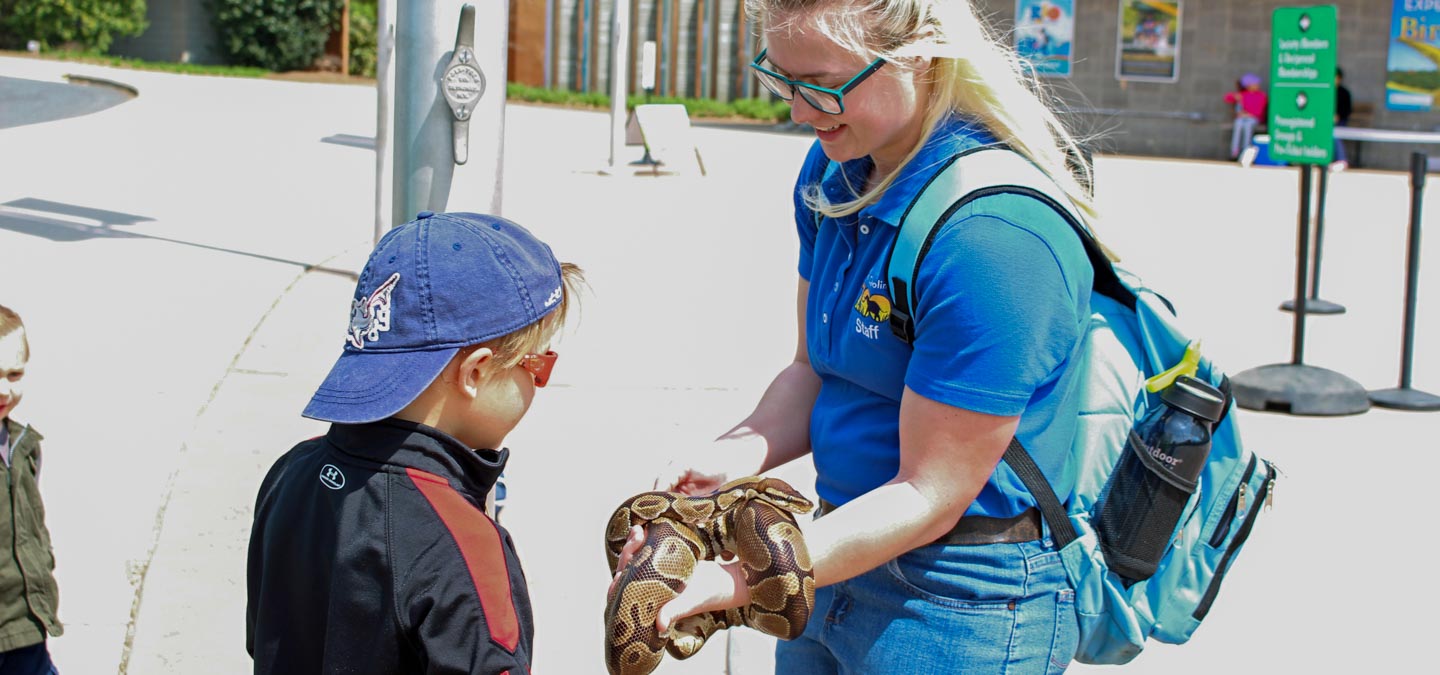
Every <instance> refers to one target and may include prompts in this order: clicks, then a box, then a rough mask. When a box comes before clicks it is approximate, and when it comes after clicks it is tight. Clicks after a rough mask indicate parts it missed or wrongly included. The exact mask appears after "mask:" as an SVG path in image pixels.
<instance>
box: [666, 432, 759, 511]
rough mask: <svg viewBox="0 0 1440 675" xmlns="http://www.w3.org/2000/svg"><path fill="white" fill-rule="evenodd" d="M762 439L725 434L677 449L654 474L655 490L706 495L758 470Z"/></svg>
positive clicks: (753, 436) (751, 435) (755, 436)
mask: <svg viewBox="0 0 1440 675" xmlns="http://www.w3.org/2000/svg"><path fill="white" fill-rule="evenodd" d="M764 462H765V442H764V439H763V438H761V437H760V436H758V435H753V434H745V435H736V436H731V435H727V436H726V437H722V438H721V439H719V440H716V441H714V442H711V443H705V444H703V445H701V446H699V447H696V448H693V449H686V450H682V451H680V452H679V453H678V454H676V455H675V456H673V457H671V458H670V461H669V462H668V463H666V464H665V466H664V467H663V468H662V469H660V471H659V472H658V473H656V474H655V485H654V489H656V490H668V491H671V492H679V493H681V494H686V495H690V496H696V495H703V494H709V493H711V492H714V491H715V490H718V489H720V486H721V485H724V484H725V483H726V482H728V481H731V480H734V479H736V478H743V477H745V476H751V475H754V474H758V473H760V470H761V468H762V466H763V464H764Z"/></svg>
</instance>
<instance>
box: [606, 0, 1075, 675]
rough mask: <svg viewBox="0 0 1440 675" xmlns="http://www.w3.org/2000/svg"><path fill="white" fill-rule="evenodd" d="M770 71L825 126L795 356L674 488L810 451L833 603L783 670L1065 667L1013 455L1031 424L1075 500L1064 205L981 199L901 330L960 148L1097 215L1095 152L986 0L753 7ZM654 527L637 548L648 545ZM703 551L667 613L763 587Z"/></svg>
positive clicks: (804, 177)
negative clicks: (1014, 158)
mask: <svg viewBox="0 0 1440 675" xmlns="http://www.w3.org/2000/svg"><path fill="white" fill-rule="evenodd" d="M747 6H748V8H749V10H750V11H751V12H752V13H753V14H754V19H755V20H756V22H757V24H756V25H758V26H760V27H761V29H762V31H763V38H764V43H765V47H766V49H765V51H763V52H762V53H761V54H760V56H759V57H758V58H757V59H756V60H755V63H754V64H753V69H754V71H755V74H756V76H757V77H759V78H760V81H761V82H762V83H763V84H764V85H765V86H766V87H767V88H768V89H770V91H772V92H774V93H775V94H777V95H778V96H780V97H781V98H784V99H787V100H790V101H791V103H792V112H791V117H792V119H794V121H796V122H798V123H801V124H807V125H810V126H811V127H813V128H814V132H815V134H816V136H817V142H816V143H815V145H814V146H813V148H812V149H811V151H810V154H809V156H808V158H807V159H806V161H805V164H804V166H803V168H802V170H801V172H800V176H799V180H798V182H797V185H796V189H795V224H796V228H797V230H798V233H799V237H800V244H801V245H800V261H799V276H800V280H799V292H798V329H799V330H798V334H799V341H798V345H797V348H796V353H795V358H794V361H793V362H792V363H790V364H789V365H788V366H787V367H786V368H784V369H783V370H782V371H781V372H780V374H779V375H778V376H776V378H775V380H774V381H773V383H772V384H771V385H770V387H769V388H768V389H767V390H766V392H765V394H764V395H763V396H762V398H761V400H760V402H759V404H758V405H757V407H756V409H755V411H754V412H753V413H752V414H751V415H750V416H749V417H748V418H746V419H745V421H743V422H741V423H740V424H739V425H738V426H737V427H735V428H734V429H732V430H731V431H729V432H728V433H726V434H725V435H723V436H721V437H720V438H719V439H717V440H716V442H715V443H714V444H713V446H707V448H706V451H705V452H701V453H696V456H694V457H686V458H683V459H680V460H678V461H677V463H676V464H674V465H672V467H671V468H669V469H667V471H666V473H665V474H663V475H662V476H661V477H660V479H659V480H657V484H658V486H659V487H660V488H669V489H673V490H678V491H682V492H687V493H690V494H702V493H705V492H708V491H710V490H713V489H714V488H716V487H717V486H719V485H720V484H721V483H722V482H724V481H725V480H727V479H730V478H736V477H740V476H744V475H749V474H755V473H760V472H763V471H766V470H769V469H771V468H774V467H776V466H779V465H780V464H783V463H785V462H787V461H789V460H792V459H795V458H798V457H800V456H802V455H804V454H806V453H810V454H811V455H812V458H813V460H814V463H815V467H816V470H817V474H818V478H817V482H816V491H817V492H818V493H819V496H820V498H821V505H820V514H819V516H817V518H816V520H815V521H814V522H812V523H809V524H807V525H806V527H805V528H804V529H805V535H806V540H807V541H808V543H809V549H810V552H811V555H812V558H813V562H814V570H815V584H816V587H817V592H816V605H815V611H814V613H813V615H812V617H811V619H810V623H809V625H808V627H807V629H806V631H805V634H804V635H803V636H802V637H800V638H798V639H796V640H794V641H790V642H782V643H780V646H779V648H778V650H777V654H776V658H777V667H776V670H777V672H781V673H806V674H807V675H812V674H820V673H838V672H863V673H939V672H946V673H949V672H1000V671H1006V672H1023V673H1040V672H1060V671H1063V670H1064V669H1065V668H1066V667H1067V666H1068V664H1069V662H1070V659H1071V656H1072V655H1073V653H1074V651H1075V646H1076V640H1077V631H1078V629H1077V625H1076V616H1075V609H1074V590H1073V589H1072V588H1071V586H1070V583H1069V581H1068V580H1067V578H1066V575H1065V572H1064V570H1063V568H1062V566H1061V563H1060V559H1059V556H1058V554H1057V552H1056V551H1055V550H1054V546H1053V544H1052V543H1051V540H1050V538H1049V533H1048V532H1047V531H1046V529H1045V526H1044V525H1043V523H1042V522H1041V518H1040V515H1039V513H1038V511H1037V509H1036V501H1035V499H1034V498H1033V497H1032V496H1031V495H1030V494H1029V493H1028V492H1027V491H1026V489H1025V487H1024V486H1023V484H1022V483H1021V481H1020V480H1019V478H1018V477H1017V476H1016V475H1015V473H1014V472H1012V471H1011V470H1010V468H1009V467H1008V466H1007V465H1005V464H1002V463H1000V459H1001V457H1002V456H1003V454H1004V452H1005V449H1006V447H1007V445H1008V444H1009V442H1010V440H1011V438H1012V437H1014V438H1017V439H1018V440H1019V441H1020V442H1021V443H1022V444H1023V445H1024V446H1025V447H1026V448H1027V449H1028V450H1029V452H1030V454H1031V455H1032V456H1033V457H1034V458H1035V461H1036V463H1037V464H1038V465H1039V467H1040V468H1041V470H1042V472H1043V473H1044V474H1045V477H1046V478H1047V479H1048V480H1049V482H1050V483H1051V484H1052V485H1053V486H1054V488H1055V491H1056V494H1057V495H1058V496H1059V497H1060V499H1061V500H1062V501H1064V500H1066V499H1067V498H1068V496H1069V495H1070V493H1071V491H1072V490H1073V486H1074V482H1075V476H1074V475H1073V469H1071V468H1070V467H1067V466H1066V458H1067V456H1068V453H1069V448H1070V446H1071V442H1072V440H1073V437H1074V434H1075V424H1076V418H1077V410H1078V408H1077V400H1076V396H1075V391H1076V378H1075V376H1074V375H1075V373H1076V372H1077V371H1078V369H1076V368H1075V367H1074V365H1075V360H1076V359H1077V354H1078V350H1079V347H1080V343H1081V339H1082V336H1083V335H1084V333H1085V327H1086V325H1087V322H1088V321H1089V317H1090V310H1089V302H1090V289H1091V280H1092V272H1091V267H1090V263H1089V262H1088V260H1087V258H1086V254H1085V251H1084V248H1083V246H1082V244H1081V242H1080V239H1079V237H1078V236H1077V235H1076V233H1075V232H1074V231H1073V230H1072V228H1071V227H1070V225H1069V224H1068V223H1067V222H1066V221H1065V220H1064V219H1063V218H1062V217H1061V216H1060V215H1059V214H1058V213H1057V212H1056V211H1054V210H1053V209H1052V208H1050V207H1048V206H1046V205H1045V204H1043V203H1042V202H1040V201H1039V200H1038V199H1036V198H1033V197H1030V196H1025V195H1015V194H997V195H992V196H987V197H982V198H980V199H977V200H975V201H974V202H972V203H970V204H968V205H966V206H964V207H962V208H960V209H959V210H957V211H956V212H955V213H954V214H953V215H951V216H950V217H949V219H948V220H947V221H946V222H945V223H944V224H943V225H942V226H941V227H940V228H938V230H937V233H936V235H935V237H934V239H933V242H932V243H931V245H930V248H929V252H928V254H927V255H926V257H925V258H924V261H923V262H922V264H921V265H920V267H919V269H918V271H917V273H916V274H915V277H914V280H915V284H916V287H917V296H918V298H919V304H918V306H916V307H915V308H913V312H912V316H913V318H914V320H915V325H916V329H915V335H916V337H915V340H914V343H913V345H912V344H907V343H906V342H905V341H904V340H902V339H900V338H897V337H896V336H894V335H892V333H891V331H890V329H889V327H888V325H886V324H887V318H888V314H889V310H890V308H891V305H890V302H889V299H890V297H891V293H890V289H889V288H887V285H888V284H887V281H886V270H885V266H886V257H887V254H888V252H889V251H890V249H891V244H892V242H893V240H894V238H895V234H896V231H897V225H898V224H899V222H900V219H901V217H902V216H903V214H904V212H905V209H906V208H907V206H908V205H909V204H910V203H911V202H912V201H913V200H914V198H915V197H916V195H917V194H919V192H920V191H921V190H922V189H924V187H925V186H926V184H927V182H928V181H929V179H930V178H931V177H932V176H934V175H935V174H936V173H937V172H938V171H939V170H940V168H942V167H943V166H944V165H945V164H946V162H947V160H949V159H950V158H952V157H955V156H956V155H958V154H960V153H964V152H966V151H969V150H972V149H975V148H979V147H982V146H988V145H996V144H1003V145H1005V146H1008V147H1009V148H1011V149H1012V150H1014V151H1016V152H1019V153H1020V154H1022V155H1024V156H1025V157H1026V158H1028V159H1029V160H1031V161H1032V162H1033V163H1035V164H1036V165H1037V166H1039V167H1040V168H1041V169H1043V170H1044V171H1045V172H1046V173H1047V174H1048V175H1049V176H1050V177H1051V179H1052V180H1053V181H1054V182H1055V183H1056V185H1058V186H1059V189H1060V190H1061V191H1063V193H1064V194H1066V195H1067V196H1068V197H1069V199H1070V201H1072V202H1073V203H1074V204H1075V205H1076V207H1077V209H1078V210H1079V211H1080V212H1081V213H1082V214H1084V215H1085V217H1087V218H1090V217H1093V211H1092V208H1091V201H1090V196H1089V194H1088V193H1087V191H1086V190H1085V189H1084V188H1083V187H1082V186H1083V185H1087V184H1089V168H1088V166H1086V165H1085V163H1084V160H1081V159H1080V157H1082V153H1080V152H1079V151H1078V149H1077V147H1076V143H1075V141H1074V139H1073V138H1072V137H1071V136H1070V135H1069V134H1068V133H1067V132H1066V130H1065V129H1064V127H1063V126H1062V125H1061V124H1060V122H1059V121H1058V120H1057V119H1056V116H1055V114H1054V112H1053V111H1052V110H1050V109H1049V108H1048V107H1047V105H1046V103H1045V102H1044V99H1043V98H1042V97H1041V95H1040V94H1039V93H1037V92H1038V91H1039V86H1038V83H1037V82H1036V81H1035V78H1034V76H1033V74H1032V73H1031V72H1030V71H1028V70H1027V69H1026V68H1025V67H1024V65H1023V64H1022V63H1020V62H1019V60H1018V59H1017V57H1016V56H1015V54H1014V53H1013V51H1012V50H1010V49H1009V48H1008V47H1006V46H1005V44H1004V43H1002V42H1001V41H1000V40H998V39H997V37H996V36H995V35H994V34H993V33H992V32H991V31H990V30H989V29H988V28H987V26H986V25H985V24H984V23H983V22H982V21H981V20H980V19H979V18H977V16H976V15H975V13H974V10H973V9H972V8H971V7H970V5H969V3H968V2H966V0H747ZM638 541H639V532H638V529H637V531H636V532H633V533H632V535H631V541H630V543H629V544H628V545H627V552H628V551H634V550H635V549H636V548H637V546H638ZM737 567H738V566H737V565H725V564H720V563H713V562H712V563H702V564H701V565H700V566H699V567H697V569H696V572H695V574H694V576H693V577H692V578H691V582H690V585H689V587H688V588H687V589H686V590H685V591H684V592H683V593H682V594H681V595H680V596H679V597H677V598H676V599H674V600H672V601H671V602H670V603H669V604H667V605H665V606H664V607H663V608H662V609H661V612H660V618H659V621H658V624H659V625H660V626H661V628H662V629H664V628H666V627H668V626H669V625H670V624H671V623H672V622H673V621H674V620H676V619H677V618H679V617H682V616H687V615H690V614H694V613H697V612H699V611H705V610H712V609H720V608H724V607H734V606H739V605H742V604H745V603H747V602H748V601H749V592H748V590H747V589H746V587H745V585H744V579H743V576H742V575H741V574H740V573H739V570H738V569H737Z"/></svg>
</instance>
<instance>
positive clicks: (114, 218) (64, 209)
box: [0, 197, 359, 280]
mask: <svg viewBox="0 0 1440 675" xmlns="http://www.w3.org/2000/svg"><path fill="white" fill-rule="evenodd" d="M71 219H76V220H71ZM154 220H155V219H154V218H150V217H147V216H137V215H132V214H129V213H120V212H118V211H107V210H105V209H96V208H90V207H87V206H77V205H74V204H62V203H60V202H52V201H49V200H46V199H35V198H33V197H25V198H22V199H15V200H12V201H8V202H5V203H4V204H0V229H6V230H11V231H13V232H19V233H21V234H28V235H30V236H33V237H42V238H45V239H49V240H51V241H57V242H67V241H85V240H88V239H96V238H102V237H104V238H113V239H151V240H155V241H164V242H169V243H172V244H180V245H182V246H193V247H195V248H201V249H205V250H209V251H218V252H220V253H231V254H234V255H241V256H245V257H247V258H255V259H258V260H266V261H269V262H276V263H281V264H285V265H295V266H297V267H301V268H303V269H304V270H305V271H307V272H321V273H324V274H334V275H336V276H341V277H345V278H347V279H352V280H356V279H359V274H357V273H356V272H354V271H351V270H342V269H335V268H331V267H325V266H322V265H313V264H310V263H306V262H301V261H298V260H288V259H286V258H277V257H275V256H269V255H265V254H263V253H251V252H249V251H237V250H235V249H229V248H223V247H219V246H210V245H208V244H198V243H195V242H190V241H183V240H180V239H171V238H169V237H161V236H157V235H153V234H143V233H140V232H128V231H125V230H119V229H115V228H116V227H119V226H129V225H138V224H140V223H144V222H152V221H154ZM79 221H93V222H94V223H98V224H91V223H89V222H79Z"/></svg>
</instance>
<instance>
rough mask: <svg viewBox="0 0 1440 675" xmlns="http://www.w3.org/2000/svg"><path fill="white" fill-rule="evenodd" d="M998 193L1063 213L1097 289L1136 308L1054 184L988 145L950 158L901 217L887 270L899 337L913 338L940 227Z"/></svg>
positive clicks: (1132, 295) (1131, 293)
mask: <svg viewBox="0 0 1440 675" xmlns="http://www.w3.org/2000/svg"><path fill="white" fill-rule="evenodd" d="M995 194H1021V195H1027V196H1029V197H1033V198H1034V199H1037V200H1039V201H1041V202H1044V203H1045V204H1046V205H1047V206H1049V207H1050V208H1052V209H1054V210H1055V212H1056V213H1059V214H1060V216H1061V217H1063V218H1064V219H1065V221H1066V222H1067V223H1069V224H1070V227H1071V228H1073V229H1074V230H1075V233H1076V234H1077V235H1079V237H1080V241H1081V243H1082V244H1083V245H1084V247H1085V253H1086V256H1087V257H1088V258H1089V259H1090V264H1091V266H1092V267H1094V269H1095V275H1094V277H1095V282H1094V288H1095V290H1096V291H1098V292H1100V293H1101V294H1103V295H1106V296H1108V297H1111V298H1114V299H1115V300H1117V301H1119V302H1120V303H1121V304H1123V305H1125V306H1127V307H1130V308H1134V306H1135V301H1136V299H1135V293H1134V291H1131V290H1130V289H1129V288H1128V287H1127V286H1125V284H1123V283H1121V281H1120V278H1119V275H1118V274H1116V272H1115V269H1114V267H1113V266H1112V265H1111V263H1110V259H1109V257H1107V256H1106V255H1105V252H1104V250H1103V249H1102V248H1100V243H1099V242H1098V241H1096V240H1095V237H1094V235H1092V234H1091V233H1090V230H1089V228H1087V227H1085V224H1084V223H1085V221H1084V219H1083V218H1081V217H1080V213H1079V212H1078V211H1077V210H1076V209H1075V206H1074V205H1073V204H1071V203H1070V200H1069V199H1068V198H1066V197H1065V196H1064V193H1062V192H1061V191H1060V189H1059V187H1058V186H1056V185H1055V182H1054V181H1052V180H1051V179H1050V177H1049V176H1047V175H1046V174H1045V172H1044V171H1041V170H1040V168H1039V167H1037V166H1035V165H1034V164H1033V163H1031V162H1030V160H1028V159H1026V158H1025V157H1024V156H1023V155H1021V154H1019V153H1017V152H1015V151H1013V150H1010V149H1009V148H1007V147H1004V146H999V145H988V146H981V147H978V148H973V149H971V150H967V151H965V152H962V153H960V154H958V155H956V156H954V157H952V158H951V159H950V160H949V161H948V162H947V163H946V164H945V165H944V166H943V167H942V168H941V169H940V171H938V172H936V173H935V175H934V176H932V177H931V178H930V181H929V182H928V183H926V184H925V186H924V187H923V188H921V189H920V193H919V194H918V195H916V196H915V199H914V200H913V201H911V203H910V206H909V207H908V208H907V209H906V210H905V214H904V215H903V216H901V218H900V231H899V233H897V234H896V235H895V243H894V244H893V246H892V248H891V249H890V258H889V260H888V261H887V263H886V273H885V274H886V277H887V279H888V281H889V283H890V291H891V299H890V300H891V310H890V330H891V331H892V332H894V333H895V335H896V336H897V337H899V338H900V339H902V340H904V341H905V342H907V343H913V342H914V341H915V322H914V317H913V315H914V311H915V307H916V305H917V299H918V297H917V294H916V292H915V282H914V281H915V274H916V273H917V272H918V271H919V269H920V263H921V262H922V261H923V260H924V259H925V254H926V253H927V252H928V251H929V249H930V244H931V243H932V242H933V241H934V239H935V235H936V233H938V232H939V231H940V227H941V226H943V225H944V224H945V223H946V221H948V220H949V219H950V216H951V215H954V213H955V212H956V211H958V210H960V209H961V208H962V207H964V206H965V205H967V204H969V203H971V202H973V201H975V200H977V199H980V198H981V197H987V196H990V195H995Z"/></svg>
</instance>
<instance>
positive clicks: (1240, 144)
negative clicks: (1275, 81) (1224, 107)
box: [1225, 73, 1269, 159]
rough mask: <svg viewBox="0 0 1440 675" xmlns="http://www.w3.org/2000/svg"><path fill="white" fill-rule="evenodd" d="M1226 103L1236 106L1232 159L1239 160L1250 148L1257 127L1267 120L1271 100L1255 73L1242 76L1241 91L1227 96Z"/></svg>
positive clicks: (1231, 136) (1231, 142)
mask: <svg viewBox="0 0 1440 675" xmlns="http://www.w3.org/2000/svg"><path fill="white" fill-rule="evenodd" d="M1225 102H1226V103H1228V104H1230V105H1232V106H1236V109H1235V128H1234V130H1232V131H1231V132H1230V159H1238V158H1239V157H1240V153H1241V151H1243V150H1244V149H1245V148H1248V147H1250V139H1251V138H1253V137H1254V136H1255V127H1256V126H1258V125H1259V124H1260V122H1261V121H1262V120H1264V119H1265V108H1266V105H1267V104H1268V103H1269V99H1268V98H1267V97H1266V95H1265V91H1264V90H1263V89H1261V87H1260V76H1259V75H1256V74H1255V73H1245V74H1244V75H1242V76H1241V77H1240V90H1239V91H1232V92H1230V93H1228V94H1225Z"/></svg>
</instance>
